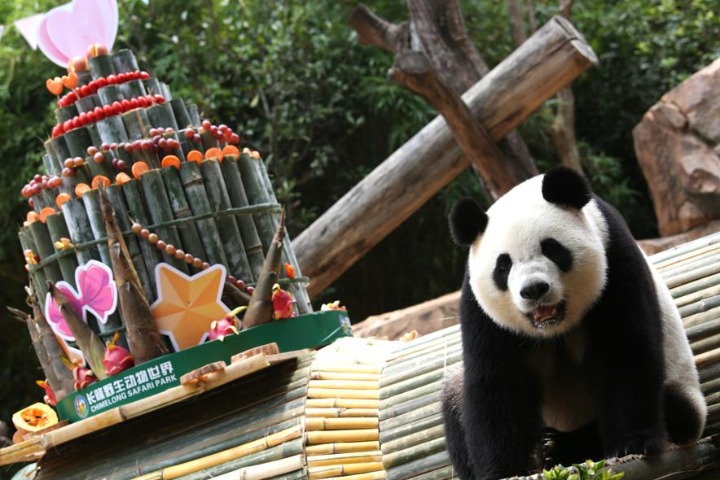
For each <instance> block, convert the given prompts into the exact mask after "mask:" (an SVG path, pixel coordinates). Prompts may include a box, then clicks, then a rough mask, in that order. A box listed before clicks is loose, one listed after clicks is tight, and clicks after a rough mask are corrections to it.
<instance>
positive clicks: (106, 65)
mask: <svg viewBox="0 0 720 480" xmlns="http://www.w3.org/2000/svg"><path fill="white" fill-rule="evenodd" d="M88 66H89V67H90V75H92V78H93V80H97V79H98V78H101V77H107V76H110V75H112V74H114V73H115V68H114V67H113V64H112V57H111V56H110V55H97V56H94V57H90V58H89V59H88Z"/></svg>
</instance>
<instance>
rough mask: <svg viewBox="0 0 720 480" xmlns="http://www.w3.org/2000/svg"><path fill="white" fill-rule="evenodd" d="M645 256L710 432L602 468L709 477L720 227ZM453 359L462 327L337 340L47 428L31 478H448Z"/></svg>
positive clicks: (714, 426) (713, 454)
mask: <svg viewBox="0 0 720 480" xmlns="http://www.w3.org/2000/svg"><path fill="white" fill-rule="evenodd" d="M651 261H652V262H653V263H654V264H655V265H656V266H657V267H658V269H659V271H660V274H661V275H662V276H663V278H664V279H665V281H666V282H667V284H668V285H669V286H670V289H671V293H672V294H673V297H674V298H675V301H676V302H677V304H678V306H679V308H680V311H681V313H682V315H683V318H684V322H685V326H686V328H687V332H688V336H689V337H690V340H691V345H692V348H693V351H694V353H695V360H696V363H697V365H698V368H699V371H700V376H701V381H702V388H703V392H705V394H706V397H707V400H708V404H709V406H710V409H709V410H710V413H709V416H708V426H707V430H706V435H710V437H707V438H705V439H704V440H702V441H700V442H698V443H697V444H695V445H691V446H688V447H684V448H680V449H674V450H670V451H668V452H665V453H664V454H662V455H661V456H660V457H659V458H658V460H657V461H653V462H647V461H645V460H644V459H643V458H642V457H637V456H628V457H624V458H620V459H611V460H610V461H609V462H608V466H609V467H611V468H612V469H613V470H614V471H616V472H617V471H624V472H627V473H628V474H629V475H632V478H633V479H652V478H658V477H663V478H664V477H666V476H669V475H672V477H673V478H688V477H692V476H696V475H702V474H707V475H712V474H714V473H713V472H715V470H716V469H718V468H720V464H719V463H718V455H717V453H718V450H717V437H716V436H712V435H715V434H716V433H717V430H718V425H719V424H720V420H719V418H718V413H717V412H718V409H719V408H720V407H718V404H719V402H718V400H717V397H718V393H719V392H720V387H719V386H718V384H720V381H719V380H718V377H719V376H720V374H719V373H718V372H720V368H718V362H717V358H718V356H717V355H718V354H717V352H716V350H717V348H718V347H717V346H716V345H717V342H718V330H719V329H718V328H716V327H717V325H718V324H720V301H719V300H718V299H720V287H719V285H720V233H718V234H716V235H713V236H710V237H706V238H704V239H701V240H697V241H694V242H691V243H688V244H685V245H682V246H680V247H677V248H675V249H672V250H670V251H667V252H664V253H661V254H658V255H656V256H654V257H651ZM459 362H461V344H460V328H459V326H457V325H456V326H453V327H449V328H446V329H443V330H440V331H437V332H434V333H432V334H429V335H426V336H424V337H420V338H418V339H415V340H412V341H408V342H399V341H383V340H374V339H364V338H343V339H340V340H337V341H336V342H335V343H333V344H331V345H329V346H327V347H325V348H322V349H320V350H319V351H317V352H306V353H301V354H299V355H297V358H296V359H295V360H292V361H285V362H284V363H281V364H278V365H275V366H273V367H270V368H266V369H264V370H261V371H257V372H255V373H253V374H252V375H251V376H248V377H243V378H240V379H236V380H233V381H230V382H229V383H227V384H223V385H222V386H221V387H219V388H216V389H213V390H210V391H207V392H205V393H204V394H203V395H199V396H196V397H192V399H186V400H185V401H183V402H180V403H174V404H170V405H165V406H162V399H154V398H153V397H151V398H150V399H148V404H149V403H153V404H154V405H155V409H153V410H152V411H143V415H142V416H137V415H134V414H133V413H131V412H134V411H135V410H133V406H132V404H131V405H128V406H127V407H122V408H129V410H126V413H125V414H123V415H125V417H126V418H124V419H123V420H124V421H119V422H118V421H116V422H112V423H108V424H107V425H106V426H110V425H112V428H105V429H101V430H95V431H94V433H93V434H91V435H85V436H79V435H74V436H69V434H67V433H65V431H67V429H73V428H75V429H76V430H77V428H78V427H76V426H75V424H73V425H70V426H68V427H63V428H61V429H58V430H56V431H54V432H51V433H50V434H48V435H53V438H58V439H64V443H63V442H60V441H57V442H51V443H47V442H46V444H47V445H46V447H52V448H48V449H47V453H46V454H45V457H43V458H42V460H41V461H40V466H41V470H40V471H39V474H38V476H37V477H36V478H38V479H59V478H63V479H74V478H101V477H103V476H111V477H112V478H117V479H131V478H135V479H140V480H150V479H167V478H181V479H187V480H190V479H193V480H200V479H210V478H221V479H224V480H230V479H239V478H256V479H261V478H271V477H272V478H283V479H294V478H297V479H306V478H307V479H326V478H342V479H345V480H375V479H378V480H379V479H388V480H405V479H426V480H430V479H451V478H455V476H454V471H453V468H452V465H451V464H450V460H449V457H448V455H447V452H446V449H445V438H444V429H443V424H442V417H441V407H440V387H441V383H442V381H443V378H444V377H445V374H446V371H447V369H448V368H452V367H453V365H457V364H458V363H459ZM228 368H232V366H231V367H228ZM156 400H157V401H156ZM158 401H159V402H160V404H158V403H157V402H158ZM160 407H162V408H160ZM138 408H139V407H138ZM143 408H144V407H143ZM137 413H138V414H139V413H140V412H137ZM121 416H122V415H121ZM88 420H92V418H91V419H88ZM81 423H82V422H81ZM0 458H1V457H0ZM88 458H89V459H91V460H87V459H88ZM596 460H598V459H596ZM706 472H709V473H706ZM540 478H541V476H539V475H534V476H530V477H527V479H526V480H530V479H535V480H539V479H540ZM698 478H712V477H698Z"/></svg>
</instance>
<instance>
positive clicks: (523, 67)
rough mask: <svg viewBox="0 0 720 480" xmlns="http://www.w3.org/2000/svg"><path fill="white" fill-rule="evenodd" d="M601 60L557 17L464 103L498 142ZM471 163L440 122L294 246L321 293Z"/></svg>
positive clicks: (382, 166)
mask: <svg viewBox="0 0 720 480" xmlns="http://www.w3.org/2000/svg"><path fill="white" fill-rule="evenodd" d="M596 62H597V58H596V57H595V54H594V53H593V51H592V49H591V48H590V47H589V45H587V43H586V42H585V40H584V39H583V38H582V35H580V34H579V33H578V32H577V31H576V30H575V29H574V27H573V26H572V25H571V24H570V23H569V22H567V21H566V20H564V19H562V18H559V17H555V18H553V19H552V20H551V21H549V22H548V23H547V24H546V25H545V26H543V27H542V28H540V29H539V30H538V31H537V32H536V33H535V34H534V35H533V36H532V37H531V38H530V39H528V41H527V42H525V43H524V44H523V45H522V46H521V47H520V48H518V49H517V50H516V51H515V52H513V53H512V54H511V55H510V56H509V57H508V58H506V59H505V60H504V61H503V62H501V63H500V64H499V65H498V66H497V67H496V68H495V69H494V70H493V71H492V72H490V73H489V74H488V75H487V76H485V77H484V78H483V79H482V80H480V81H479V82H478V83H477V84H475V85H474V86H473V87H472V88H471V89H470V90H469V91H468V92H467V93H466V94H465V95H464V97H463V100H464V101H465V102H466V103H467V104H468V105H467V106H468V108H469V111H470V112H471V113H472V115H473V116H474V117H476V118H477V119H478V120H479V122H480V123H481V124H482V125H485V127H486V128H487V131H488V133H489V135H490V136H491V138H492V139H495V140H497V139H499V138H502V137H503V136H505V135H507V133H508V132H510V131H511V130H512V129H514V128H516V127H517V125H519V124H520V122H522V121H523V120H524V119H525V118H527V117H528V116H529V115H530V114H531V113H532V112H533V111H534V110H535V109H537V108H538V107H539V106H540V105H542V103H543V102H545V100H547V99H548V98H550V97H551V96H553V95H554V94H555V93H556V92H557V91H558V90H559V89H561V88H563V87H565V86H566V85H568V84H569V83H570V82H572V81H573V79H575V78H576V77H577V76H578V75H579V74H580V73H582V72H583V71H585V70H586V69H587V68H588V67H590V66H591V65H593V64H594V63H596ZM467 165H468V160H467V158H464V157H462V156H461V154H460V149H459V147H458V146H457V143H456V142H455V140H454V139H453V137H452V135H451V133H450V130H449V128H448V126H447V123H446V122H445V121H444V120H443V119H442V118H440V117H438V118H435V120H433V121H432V122H431V123H429V124H428V125H427V126H426V127H425V128H423V129H422V130H421V131H420V132H419V133H418V134H417V135H415V136H414V137H413V138H412V139H410V140H409V141H408V142H407V143H405V145H403V146H402V147H400V149H398V150H397V151H395V152H394V153H393V154H392V155H391V156H390V157H389V158H388V159H386V160H385V161H384V162H383V163H382V164H380V165H379V166H378V167H377V168H376V169H375V170H373V171H372V172H371V173H370V174H369V175H368V176H367V177H365V179H364V180H362V181H361V182H360V183H358V184H357V185H356V186H355V187H354V188H353V189H352V190H350V192H348V193H347V194H346V195H345V196H344V197H343V198H341V199H340V200H338V201H337V202H336V203H335V205H333V206H332V207H331V208H330V209H329V210H328V211H327V212H325V213H324V214H323V215H322V216H321V217H320V218H318V219H317V220H316V221H315V222H314V223H313V224H312V225H310V226H309V227H308V228H307V229H305V231H304V232H302V234H300V236H299V237H297V238H296V239H295V241H294V242H293V247H294V250H295V251H296V252H297V256H298V261H299V263H300V267H301V268H302V271H303V272H304V273H305V274H306V275H308V276H309V277H310V278H311V279H312V281H311V283H310V285H309V288H308V292H309V293H310V295H311V296H314V295H317V294H318V293H320V292H321V291H322V290H323V289H324V288H325V287H327V286H328V285H330V284H331V283H332V282H333V281H334V280H335V279H336V278H337V277H339V276H340V275H341V274H342V273H343V272H345V270H347V269H348V268H349V267H350V266H352V265H353V264H354V263H355V262H356V261H357V260H358V259H359V258H361V257H362V256H363V255H364V254H365V253H366V252H367V251H368V250H370V249H371V248H372V247H373V246H375V245H376V244H377V243H378V242H379V241H380V240H382V239H383V238H385V236H386V235H387V234H388V233H390V232H391V231H393V230H394V229H395V228H396V227H397V226H398V225H399V224H400V223H402V222H403V221H404V220H405V219H406V218H408V217H409V216H410V215H411V214H412V213H413V212H414V211H415V210H417V209H418V208H420V207H421V206H422V205H423V204H424V203H425V202H426V201H427V200H428V199H430V198H431V197H432V196H433V195H435V193H437V192H438V191H439V190H440V189H441V188H442V187H444V186H445V185H446V184H447V183H449V182H450V181H451V180H452V179H453V178H455V176H457V175H458V174H459V173H460V172H461V171H462V170H463V169H464V168H465V167H467Z"/></svg>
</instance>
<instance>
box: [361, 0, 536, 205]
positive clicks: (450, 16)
mask: <svg viewBox="0 0 720 480" xmlns="http://www.w3.org/2000/svg"><path fill="white" fill-rule="evenodd" d="M408 10H409V14H410V21H409V22H406V23H401V24H398V25H395V24H392V23H390V22H387V21H385V20H383V19H382V18H380V17H378V16H377V15H375V14H374V13H372V12H371V11H370V10H369V9H368V8H367V7H365V6H364V5H359V6H358V7H356V9H355V10H354V11H353V13H352V14H351V16H350V24H351V25H352V26H353V28H355V30H356V31H357V33H358V37H359V40H360V42H361V43H363V44H369V45H374V46H377V47H379V48H383V49H384V50H387V51H390V52H393V53H395V54H396V56H399V55H402V54H404V53H407V52H409V51H413V52H420V53H424V54H425V55H426V56H427V58H428V60H429V62H430V65H431V66H432V68H431V71H432V72H433V74H432V75H434V76H435V77H436V79H437V81H438V82H440V83H442V84H444V85H446V86H447V88H448V89H449V91H451V92H454V93H455V95H457V96H460V95H462V94H463V93H464V92H465V91H467V90H468V89H469V88H470V87H471V86H472V85H474V84H475V83H476V82H477V81H478V80H479V79H480V78H482V77H483V76H484V75H486V74H487V73H488V71H489V69H488V66H487V64H486V63H485V62H484V60H483V59H482V57H481V56H480V54H479V53H478V51H477V49H476V48H475V47H474V45H473V44H472V42H471V41H470V39H469V38H468V36H467V32H466V29H465V23H464V21H463V18H462V14H461V12H460V6H459V3H458V1H457V0H445V1H441V0H409V1H408ZM426 78H428V79H429V76H428V77H426ZM429 88H432V87H429ZM416 93H417V91H416ZM425 98H426V99H427V97H425ZM429 102H430V103H431V104H432V105H433V107H435V108H436V109H437V110H438V111H440V112H442V111H443V109H444V110H445V111H446V112H447V105H443V106H441V105H437V104H435V103H433V102H432V100H429ZM441 108H442V109H441ZM443 114H444V113H443ZM478 127H480V128H481V129H482V128H483V127H482V126H481V125H476V126H473V127H471V128H472V129H473V130H475V131H477V129H478ZM466 136H467V135H466ZM483 137H484V138H486V137H488V135H487V134H485V135H483ZM466 154H469V155H471V156H475V158H473V159H471V160H470V161H471V163H472V164H473V166H477V165H479V164H481V163H485V164H491V163H493V164H496V165H498V167H497V168H499V169H502V170H504V171H505V172H506V173H504V174H503V176H510V177H511V178H513V179H514V183H515V184H517V183H519V182H521V181H523V180H525V179H527V178H529V177H531V176H533V175H536V174H537V173H538V171H537V168H536V167H535V163H534V162H533V160H532V158H531V157H530V154H529V151H528V149H527V146H526V145H525V143H524V141H523V140H522V138H521V137H520V136H519V134H517V132H512V133H510V132H509V133H508V135H507V137H506V138H505V139H504V140H502V141H501V142H500V149H498V148H495V147H494V146H487V147H485V148H482V149H476V150H475V151H470V152H466ZM476 170H477V169H476ZM485 170H487V169H485ZM477 171H478V173H479V175H480V178H481V179H482V181H483V183H484V184H485V186H486V188H488V190H492V187H491V186H492V185H493V184H494V183H495V181H494V179H492V178H488V177H486V176H484V174H483V170H477ZM489 193H491V195H492V194H493V192H489Z"/></svg>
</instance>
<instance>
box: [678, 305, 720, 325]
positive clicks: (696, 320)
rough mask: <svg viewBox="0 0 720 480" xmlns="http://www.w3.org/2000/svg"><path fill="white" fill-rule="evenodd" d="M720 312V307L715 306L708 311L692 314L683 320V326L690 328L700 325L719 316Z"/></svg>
mask: <svg viewBox="0 0 720 480" xmlns="http://www.w3.org/2000/svg"><path fill="white" fill-rule="evenodd" d="M718 313H720V307H716V308H713V309H711V310H708V311H707V312H702V313H696V314H694V315H690V316H689V317H687V318H685V319H684V320H683V326H684V327H685V328H690V327H695V326H698V325H703V324H705V323H707V322H709V321H712V320H714V319H716V318H718Z"/></svg>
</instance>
